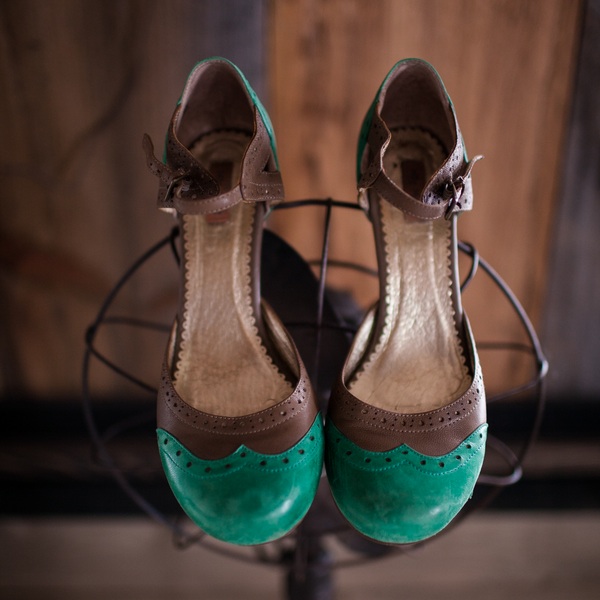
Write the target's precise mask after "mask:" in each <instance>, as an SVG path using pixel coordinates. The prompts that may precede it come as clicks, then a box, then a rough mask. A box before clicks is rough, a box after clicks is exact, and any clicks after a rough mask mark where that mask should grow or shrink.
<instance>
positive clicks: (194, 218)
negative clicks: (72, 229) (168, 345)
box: [174, 131, 293, 417]
mask: <svg viewBox="0 0 600 600" xmlns="http://www.w3.org/2000/svg"><path fill="white" fill-rule="evenodd" d="M248 142H249V137H248V136H246V135H244V134H241V133H238V132H229V131H223V132H218V133H213V134H210V135H208V136H205V137H203V138H201V140H200V141H199V142H197V143H196V145H195V146H194V147H193V148H192V149H191V152H192V154H194V156H195V157H196V158H197V159H198V160H199V162H200V163H201V164H202V165H203V166H204V167H205V168H207V169H208V171H209V172H210V173H211V174H212V175H213V176H214V177H216V178H217V179H218V180H219V183H220V185H221V191H222V192H224V191H227V190H230V189H232V188H233V186H234V185H235V184H236V182H237V181H238V178H239V172H240V165H241V162H242V157H243V154H244V151H245V149H246V146H247V145H248ZM255 212H256V208H255V205H253V204H246V203H240V204H238V205H237V206H234V207H233V208H231V209H229V210H228V211H225V212H223V213H218V214H216V215H209V216H206V217H205V216H203V215H184V216H183V217H182V224H181V225H182V236H183V257H182V260H183V261H185V262H184V264H185V266H186V270H185V278H186V279H185V298H184V309H183V317H182V322H181V323H179V324H178V326H179V327H180V328H181V331H180V335H179V336H178V339H179V340H180V341H179V348H175V351H174V352H175V354H174V356H175V358H176V366H175V373H174V380H175V388H176V390H177V392H178V394H179V395H180V396H181V397H182V398H183V399H184V400H185V401H186V402H187V403H188V404H190V405H192V406H193V407H194V408H196V409H197V410H201V411H204V412H207V413H210V414H215V415H220V416H228V417H235V416H242V415H246V414H250V413H254V412H257V411H259V410H264V409H266V408H268V407H269V406H271V405H273V404H276V403H277V402H280V401H281V400H283V399H284V398H286V397H287V396H288V395H289V394H291V392H292V391H293V388H292V386H291V384H290V383H289V382H288V381H287V380H286V379H285V377H284V375H283V374H282V373H281V372H280V371H279V370H278V368H277V367H276V366H275V364H274V363H273V361H272V360H271V358H270V356H269V355H268V353H267V350H266V348H265V345H264V344H263V341H262V339H261V337H260V336H259V333H258V329H257V327H256V320H255V316H254V308H253V302H252V288H251V279H250V277H251V264H250V260H251V259H250V255H251V247H252V242H251V240H252V232H253V228H254V219H255Z"/></svg>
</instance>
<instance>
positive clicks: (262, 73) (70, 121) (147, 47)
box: [0, 0, 600, 398]
mask: <svg viewBox="0 0 600 600" xmlns="http://www.w3.org/2000/svg"><path fill="white" fill-rule="evenodd" d="M586 6H587V5H586V4H585V3H583V2H582V1H575V0H546V1H545V2H539V1H538V0H485V1H484V0H401V1H394V0H380V1H374V0H273V1H271V2H268V1H266V0H265V1H259V2H254V1H251V0H231V1H229V2H219V1H218V0H211V1H205V2H194V1H192V0H174V1H171V2H160V1H159V0H146V1H143V0H105V1H103V2H101V3H98V2H96V3H90V2H85V1H83V0H49V1H43V0H1V1H0V26H1V28H2V29H1V32H2V33H1V35H0V131H1V134H2V135H1V139H2V140H3V142H4V143H3V144H2V147H1V149H0V181H1V186H0V194H1V201H0V298H1V302H2V311H1V313H0V314H1V317H0V327H1V330H0V357H1V361H2V362H1V364H2V367H1V370H0V395H1V396H2V397H6V398H12V397H16V396H22V395H30V396H34V397H42V398H56V397H61V398H63V397H70V398H76V397H77V396H78V394H79V390H80V370H81V357H82V353H83V347H84V345H83V335H84V331H85V327H86V326H87V325H88V324H89V323H90V322H91V321H92V319H93V317H94V315H95V313H96V311H97V310H98V308H99V305H100V303H101V301H102V299H103V297H104V295H105V294H106V293H107V292H108V290H109V289H110V287H111V285H112V284H113V283H114V282H115V281H116V279H117V277H118V276H119V275H120V274H121V273H122V272H123V270H124V269H125V268H126V267H127V266H128V265H129V264H130V263H131V262H132V261H133V260H134V258H136V257H137V256H138V255H139V254H140V253H141V252H142V251H143V250H145V249H146V248H147V247H148V246H149V245H150V244H152V243H153V242H154V241H156V240H158V239H159V238H160V237H161V236H163V235H166V234H167V233H168V231H169V228H170V227H171V221H170V220H169V219H168V218H166V217H165V216H164V215H161V214H159V213H157V212H156V211H155V208H154V195H155V185H156V182H155V180H154V178H153V177H152V176H151V175H150V174H149V173H148V172H147V171H146V168H145V164H144V158H143V154H142V151H141V137H142V133H144V132H148V133H149V134H150V135H151V136H152V138H153V139H154V140H155V141H157V140H160V139H161V138H162V136H163V135H164V131H165V128H166V126H167V123H168V120H169V118H170V115H171V111H172V109H173V106H174V102H175V101H176V99H177V97H178V96H179V93H180V91H181V88H182V86H183V83H184V81H185V77H186V75H187V73H188V72H189V70H190V68H191V67H192V66H193V64H194V63H195V62H196V61H197V60H198V59H201V58H204V57H206V56H210V55H214V54H222V55H225V56H227V57H228V58H231V59H232V60H234V62H236V63H238V64H239V66H240V67H241V68H242V69H243V70H244V71H245V73H246V74H247V76H248V77H249V79H250V81H251V82H252V84H253V85H254V87H255V88H256V89H257V91H258V92H259V94H260V95H261V96H262V97H263V98H264V99H265V104H266V105H267V107H268V109H269V112H270V113H271V116H272V118H273V121H274V125H275V130H276V134H277V139H278V143H279V152H280V159H281V166H282V171H283V176H284V182H285V185H286V191H287V194H288V198H290V199H295V198H301V197H315V196H317V197H325V196H332V197H334V198H339V199H346V200H352V199H354V198H355V180H354V152H355V148H356V139H357V134H358V129H359V127H360V123H361V120H362V118H363V116H364V112H365V111H366V109H367V107H368V105H369V103H370V101H371V100H372V97H373V95H374V93H375V91H376V89H377V87H378V86H379V84H380V82H381V80H382V78H383V77H384V76H385V74H386V73H387V71H388V70H389V68H390V67H391V66H392V65H393V64H394V63H395V62H396V61H397V60H398V59H400V58H404V57H407V56H420V57H423V58H425V59H427V60H429V61H431V62H432V63H433V64H434V66H435V67H436V68H437V70H438V71H439V72H440V74H441V75H442V77H443V79H444V81H445V83H446V86H447V88H448V91H449V93H450V95H451V97H452V99H453V101H454V104H455V106H456V109H457V113H458V118H459V122H460V124H461V128H462V131H463V134H464V137H465V140H466V144H467V149H468V151H469V154H470V155H475V154H484V155H485V157H486V158H485V160H484V161H482V162H481V163H479V164H478V165H477V167H476V169H475V172H474V190H475V209H474V211H473V213H472V214H469V215H466V216H464V217H463V218H461V223H460V231H459V233H460V237H461V238H462V239H465V240H468V241H470V242H472V243H474V244H475V245H476V246H477V247H478V249H479V250H480V252H481V254H482V255H483V256H484V257H485V258H486V259H487V260H489V261H490V262H491V263H492V264H493V265H494V266H495V267H496V268H497V270H498V271H499V272H500V273H501V274H502V275H503V276H504V278H505V279H506V280H507V282H508V283H509V284H510V285H511V287H512V288H513V290H514V291H515V292H516V294H517V296H518V297H519V298H520V299H521V301H522V303H523V305H524V306H525V308H526V310H527V311H528V312H529V313H530V315H531V316H532V317H533V320H534V323H535V324H536V325H537V326H540V327H541V326H542V325H544V331H546V332H547V335H548V338H549V339H554V340H555V341H554V346H553V348H552V351H553V352H554V353H555V354H558V357H557V358H558V359H559V361H561V364H562V369H563V371H564V370H565V366H564V362H562V361H563V360H564V358H565V357H564V356H563V355H562V354H561V351H562V348H561V345H560V337H561V336H560V334H559V335H556V334H555V332H556V331H557V329H558V325H557V324H556V323H555V321H554V320H553V319H549V317H548V315H549V314H553V315H554V314H560V312H561V311H565V310H566V311H568V310H569V306H568V304H567V305H564V304H563V305H560V306H552V307H551V308H552V312H551V313H550V309H549V308H548V307H549V306H550V303H549V300H548V295H547V290H548V286H549V285H551V283H549V282H552V281H554V280H553V277H555V273H556V269H557V268H558V267H557V266H556V265H557V264H558V262H557V259H556V240H557V239H560V236H557V234H556V230H557V227H558V225H560V223H559V224H558V225H557V219H558V218H559V217H558V216H559V215H562V214H563V213H562V212H561V211H562V210H563V208H562V207H563V206H564V203H565V202H566V200H564V198H565V194H564V193H562V194H561V193H559V192H560V191H561V189H562V190H563V192H564V188H561V187H560V183H561V181H562V173H563V165H564V156H565V140H566V139H567V132H568V126H569V123H570V120H569V119H570V114H571V106H572V104H573V102H572V98H573V92H574V82H575V76H576V72H577V70H576V67H577V59H578V56H579V48H580V45H581V31H582V23H583V22H584V21H586V19H588V20H589V19H591V18H592V16H593V15H595V14H597V7H598V2H597V1H595V0H594V1H593V2H591V4H590V5H589V6H591V7H592V9H586V8H585V7H586ZM594 7H595V8H594ZM594 11H595V12H594ZM586 15H587V16H586ZM590 15H591V16H590ZM596 56H597V53H596ZM596 114H597V110H596ZM574 143H576V142H574ZM597 187H598V185H597V182H596V190H597ZM560 218H561V219H562V216H561V217H560ZM322 225H323V219H322V213H321V212H319V210H318V209H317V210H312V209H303V210H302V211H299V210H298V211H294V214H293V215H292V213H290V212H287V211H281V213H278V214H276V215H275V216H274V218H273V220H272V224H271V226H272V227H273V228H274V229H275V230H276V231H277V232H279V233H280V234H282V235H283V236H284V237H285V238H286V239H287V240H289V241H290V242H291V243H292V244H293V245H294V246H295V247H297V248H298V249H299V250H300V251H301V253H302V254H303V255H304V256H305V257H307V258H311V257H313V256H315V255H316V254H318V252H319V244H320V241H321V236H322ZM584 225H585V223H584ZM587 225H588V228H589V227H590V226H591V225H590V223H589V221H588V222H587ZM594 227H597V224H596V225H594ZM594 231H595V237H594V236H593V235H592V239H593V240H597V237H598V236H597V233H598V230H597V229H594ZM594 243H596V247H597V244H598V242H597V241H595V242H594ZM587 250H588V249H582V250H581V251H582V252H585V251H587ZM332 255H333V257H334V258H337V259H344V260H351V261H356V262H359V263H361V264H365V265H372V264H374V258H373V249H372V240H371V231H370V226H369V225H368V223H367V222H366V220H365V219H364V217H362V215H361V214H360V213H358V212H356V213H355V212H354V211H339V213H338V212H336V214H335V215H334V222H333V238H332ZM561 256H562V255H561ZM561 269H562V271H561V273H563V275H561V281H563V280H564V273H567V276H568V273H569V265H568V264H567V265H566V266H565V265H563V266H562V267H561ZM330 283H331V284H332V285H335V286H336V287H339V288H341V289H346V290H350V291H352V292H353V294H354V295H355V297H356V298H357V300H358V301H359V302H360V303H361V304H362V305H366V304H368V303H369V302H371V301H372V300H374V289H375V288H374V285H373V282H372V281H369V280H368V279H367V278H365V277H362V276H357V275H355V274H352V273H349V272H347V271H339V272H334V271H332V273H331V279H330ZM176 292H177V290H176V272H175V269H174V264H173V261H172V260H171V259H170V257H169V256H167V255H165V256H161V257H159V259H158V260H157V261H155V263H153V265H152V267H151V268H150V269H149V270H146V271H144V273H143V274H141V276H140V277H138V278H137V279H136V280H135V283H133V284H132V285H130V286H128V289H127V290H126V293H125V294H124V295H123V297H122V298H121V301H120V307H121V310H122V311H123V312H127V313H129V314H131V313H134V314H136V315H142V314H143V315H145V316H150V317H152V318H158V319H162V320H165V321H168V320H169V319H170V317H171V315H172V311H173V303H174V300H175V297H176ZM465 296H466V297H465V300H466V306H467V310H468V311H469V315H470V317H471V319H472V321H473V325H474V328H475V333H476V337H477V338H478V339H480V340H492V339H501V340H512V339H515V338H518V337H519V332H518V330H517V327H516V325H515V321H514V319H513V318H511V316H510V313H509V311H508V310H507V309H506V307H504V306H503V305H502V302H499V301H498V299H497V294H496V292H495V291H494V290H493V289H492V288H491V287H490V286H489V285H486V284H477V286H474V287H473V289H469V291H468V292H467V294H466V295H465ZM565 302H573V298H570V299H569V298H567V299H566V300H565ZM585 305H586V306H587V307H588V308H591V309H592V310H591V312H590V313H589V315H579V322H580V323H584V324H585V323H586V319H588V318H590V315H593V314H594V310H593V309H594V305H593V302H592V304H591V306H589V303H586V304H585ZM596 308H597V307H596ZM582 319H583V321H582ZM553 328H554V329H553ZM579 331H582V332H584V335H585V331H586V327H585V326H580V327H579ZM591 331H592V330H590V333H589V335H590V336H591V335H592V334H591ZM125 333H126V334H123V331H120V332H116V331H115V332H107V333H106V334H104V335H103V336H102V340H101V346H102V348H103V349H104V350H106V351H107V352H108V353H109V354H110V355H111V356H112V357H114V358H115V360H117V361H119V362H121V363H126V364H127V365H128V366H131V368H133V370H135V371H136V372H137V373H138V374H140V375H141V376H143V377H145V378H146V379H147V380H149V381H153V380H155V379H156V374H157V373H158V367H159V363H160V359H161V356H162V352H163V347H162V344H163V343H164V340H163V338H162V337H161V336H156V337H151V336H150V337H148V336H147V335H146V334H139V333H136V332H134V331H131V332H130V331H126V332H125ZM552 336H554V338H553V337H552ZM597 346H598V344H597V342H594V341H590V343H589V344H588V347H590V348H596V349H597ZM574 352H575V353H576V352H577V348H575V350H574ZM549 353H550V351H549ZM566 359H567V361H571V362H575V361H576V360H577V357H576V356H573V355H570V356H567V357H566ZM484 369H485V371H484V375H485V377H486V379H487V382H488V387H489V388H490V389H491V390H492V391H493V390H496V389H500V388H503V387H504V386H505V385H507V383H510V382H512V381H516V380H519V379H522V378H523V377H524V376H526V374H527V373H526V369H525V368H524V367H523V365H522V360H520V359H518V357H517V358H515V357H510V356H506V357H503V356H500V357H498V356H496V355H494V356H493V357H491V358H486V357H484ZM567 369H568V367H567ZM595 371H596V369H595V368H594V367H593V365H590V366H589V367H588V380H587V381H588V384H587V387H586V388H585V389H584V390H577V389H576V390H573V393H578V392H586V393H589V392H590V390H591V391H592V392H596V393H597V392H598V391H600V384H599V383H598V376H597V374H596V373H595ZM563 381H564V379H563ZM94 386H95V390H97V391H98V392H101V393H103V394H107V395H116V394H121V393H123V392H124V391H126V390H128V389H129V388H126V387H123V384H122V382H121V381H120V380H119V379H117V378H115V377H113V376H111V375H110V374H109V373H108V371H106V370H103V369H99V370H98V372H97V373H95V375H94ZM556 389H557V390H561V388H560V386H558V387H556ZM561 391H562V390H561Z"/></svg>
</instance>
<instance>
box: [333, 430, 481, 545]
mask: <svg viewBox="0 0 600 600" xmlns="http://www.w3.org/2000/svg"><path fill="white" fill-rule="evenodd" d="M486 434H487V425H486V424H484V425H481V426H480V427H478V428H477V429H476V430H475V431H474V432H473V433H472V434H471V435H470V436H469V437H467V438H466V439H465V440H464V441H463V442H462V443H461V444H459V446H458V447H457V448H455V449H454V450H453V451H452V452H449V453H448V454H445V455H444V456H436V457H432V456H426V455H423V454H421V453H419V452H416V451H415V450H412V449H411V448H410V447H408V446H406V445H402V446H400V447H398V448H395V449H394V450H391V451H389V452H370V451H367V450H363V449H362V448H360V447H359V446H357V445H356V444H354V443H353V442H351V441H350V440H349V439H348V438H346V437H345V436H344V435H343V434H342V433H341V432H340V431H339V430H338V429H337V428H336V427H335V425H333V424H332V423H330V422H328V424H327V427H326V440H327V452H326V458H325V461H326V468H327V475H328V478H329V483H330V486H331V491H332V494H333V497H334V499H335V501H336V504H337V505H338V507H339V509H340V511H341V512H342V514H343V515H344V516H345V517H346V519H347V520H348V521H349V522H350V523H351V524H352V525H353V526H354V527H355V528H356V529H357V530H358V531H360V532H361V533H362V534H363V535H365V536H367V537H369V538H372V539H374V540H377V541H380V542H385V543H390V544H406V543H413V542H418V541H421V540H423V539H426V538H428V537H431V536H433V535H435V534H436V533H438V532H439V531H441V530H442V529H443V528H444V527H446V525H448V523H449V522H450V521H451V520H452V519H453V518H454V517H455V516H456V514H457V513H458V512H459V511H460V510H461V508H462V507H463V506H464V504H465V503H466V502H467V500H468V499H469V498H470V497H471V495H472V493H473V488H474V486H475V483H476V481H477V477H478V476H479V472H480V471H481V466H482V464H483V458H484V453H485V441H486Z"/></svg>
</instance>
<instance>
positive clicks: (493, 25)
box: [269, 0, 580, 391]
mask: <svg viewBox="0 0 600 600" xmlns="http://www.w3.org/2000/svg"><path fill="white" fill-rule="evenodd" d="M272 10H273V16H272V23H273V28H272V33H271V38H270V45H271V49H270V52H269V57H270V61H271V62H270V71H269V72H270V75H271V99H272V113H273V116H274V122H275V126H276V129H277V131H278V132H280V135H279V143H280V153H281V162H282V170H283V174H284V180H285V183H286V189H287V192H288V195H289V196H290V197H291V198H295V197H304V196H334V197H341V198H345V199H352V198H354V196H355V178H354V161H355V157H354V153H355V148H356V139H357V134H358V129H359V127H360V123H361V120H362V118H363V116H364V113H365V111H366V109H367V107H368V105H369V103H370V102H371V100H372V97H373V95H374V94H375V91H376V90H377V88H378V86H379V84H380V82H381V80H382V79H383V77H384V76H385V74H386V72H387V71H388V70H389V68H390V67H391V66H392V65H393V64H394V63H395V62H396V61H397V60H399V59H400V58H404V57H408V56H419V57H422V58H425V59H426V60H429V61H430V62H431V63H432V64H433V65H434V66H435V67H436V68H437V69H438V71H439V72H440V74H441V75H442V77H443V79H444V81H445V83H446V86H447V88H448V91H449V93H450V95H451V97H452V99H453V101H454V103H455V106H456V109H457V113H458V117H459V122H460V123H461V128H462V131H463V134H464V137H465V140H466V144H467V148H468V150H469V153H470V155H474V154H484V155H485V156H486V160H485V161H483V162H482V163H481V164H478V165H477V167H476V170H475V173H474V189H475V194H476V199H475V210H474V211H473V213H472V214H469V215H467V216H464V217H463V218H462V219H461V226H460V237H461V238H463V239H466V240H468V241H470V242H472V243H474V244H475V245H476V246H477V247H478V249H479V250H480V252H481V254H482V255H483V256H484V257H485V258H487V259H488V260H489V261H490V262H491V263H492V264H493V265H494V266H495V267H496V268H497V269H498V271H499V272H500V273H501V274H502V275H503V276H504V277H505V279H506V280H507V282H508V283H509V284H510V285H511V287H512V288H513V290H514V291H515V292H516V294H517V296H518V297H519V298H520V299H521V301H522V302H523V305H524V306H525V308H526V310H527V311H528V312H529V313H530V314H531V315H532V317H533V320H534V322H535V323H536V324H539V322H540V315H541V310H542V306H543V301H544V294H545V289H546V279H547V266H548V253H549V249H550V243H551V241H550V235H551V226H552V223H553V217H554V205H555V196H556V191H557V184H558V179H559V174H560V159H561V153H562V139H563V133H564V127H565V117H566V114H567V108H568V106H569V99H570V90H571V85H570V84H571V78H572V68H573V62H574V51H575V48H576V46H577V42H578V21H579V12H580V2H572V1H570V0H549V1H547V2H544V3H543V4H542V3H540V2H537V1H535V0H526V1H525V0H490V1H486V2H479V1H477V0H456V1H453V2H447V1H443V0H405V1H403V2H394V1H392V0H383V1H381V2H372V1H370V0H332V1H330V2H317V1H315V0H289V1H285V2H277V3H273V4H272ZM358 217H360V215H349V214H340V215H339V217H338V215H336V217H335V230H334V237H333V239H332V255H333V256H334V257H336V258H344V259H346V260H352V261H357V262H360V263H367V264H371V265H372V264H373V262H374V261H373V252H372V244H371V240H370V237H371V234H370V228H369V226H368V224H367V223H366V220H365V219H362V220H361V219H360V218H358ZM274 227H275V228H276V230H277V231H278V232H280V233H281V234H282V235H284V236H285V237H287V238H288V239H290V240H291V241H292V242H293V244H294V245H296V246H297V247H299V248H300V249H301V250H302V252H304V253H305V254H308V255H310V254H314V252H315V249H314V248H315V244H318V243H319V240H320V237H321V234H320V231H321V218H320V216H319V215H317V214H315V213H313V214H307V215H306V216H304V217H302V218H297V217H296V216H294V219H291V220H286V215H284V214H282V215H281V216H280V215H277V216H276V219H275V220H274ZM332 283H334V284H335V285H337V286H340V287H342V288H345V289H348V290H351V291H352V292H353V293H354V294H355V295H356V296H357V297H358V298H359V300H360V301H361V302H363V303H366V302H367V301H368V300H372V299H373V298H374V296H373V289H372V288H371V287H368V286H365V284H364V281H363V278H360V279H359V278H356V279H355V278H354V277H353V275H352V274H348V273H347V272H343V273H340V274H339V275H337V276H336V277H335V278H333V279H332ZM367 288H368V289H367ZM465 300H466V305H467V309H468V311H469V315H470V316H471V319H472V321H473V323H474V326H475V329H476V335H477V337H478V338H479V339H485V340H490V339H491V340H498V339H500V340H507V339H520V338H521V336H520V334H519V328H518V326H517V325H516V322H515V320H514V318H512V316H511V313H510V311H509V310H507V309H505V308H504V307H503V305H502V302H501V301H500V302H499V301H498V298H497V294H496V292H495V291H494V289H493V288H492V287H491V286H488V285H481V286H477V289H476V290H473V291H469V292H468V293H467V294H466V295H465ZM492 307H493V310H491V308H492ZM496 354H497V353H496ZM522 364H523V361H522V358H521V357H512V356H508V355H507V356H505V357H502V356H492V357H491V360H489V361H488V364H487V365H484V366H485V375H486V379H487V382H488V388H489V389H490V390H491V391H494V390H497V389H505V388H506V385H507V383H509V382H511V381H515V380H517V379H520V378H523V377H524V376H526V375H527V372H526V370H524V367H522Z"/></svg>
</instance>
